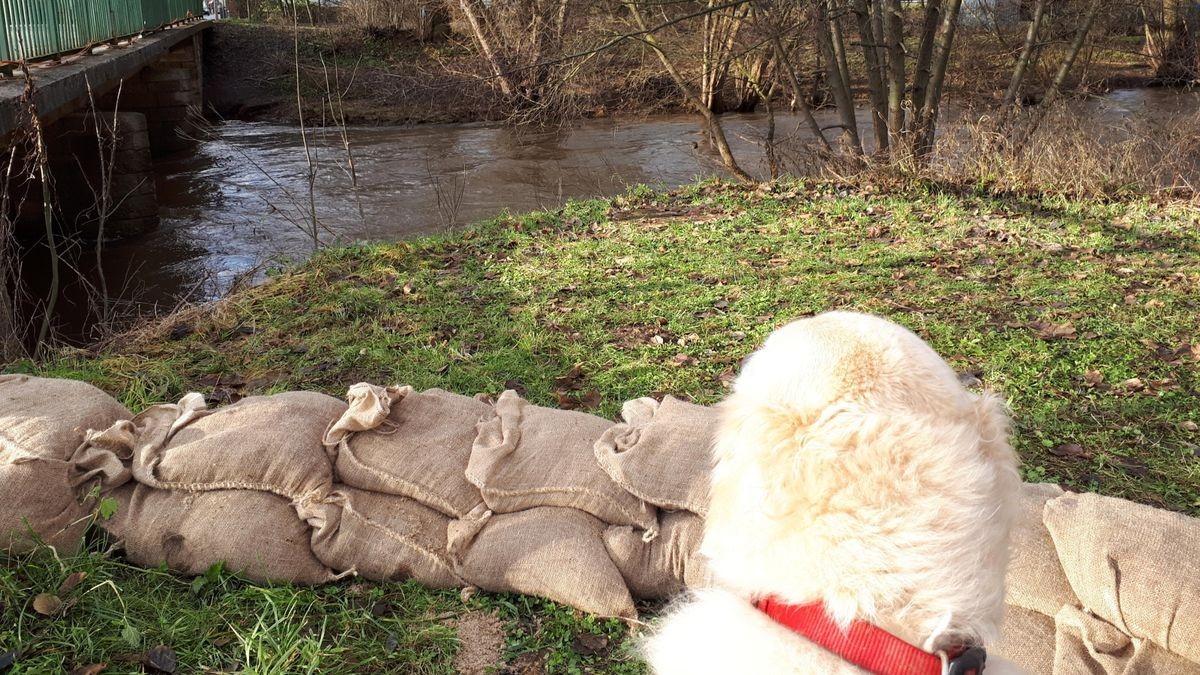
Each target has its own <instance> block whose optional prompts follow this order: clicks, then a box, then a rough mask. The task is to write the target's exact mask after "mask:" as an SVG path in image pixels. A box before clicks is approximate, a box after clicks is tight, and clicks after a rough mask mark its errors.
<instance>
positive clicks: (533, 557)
mask: <svg viewBox="0 0 1200 675" xmlns="http://www.w3.org/2000/svg"><path fill="white" fill-rule="evenodd" d="M604 529H605V524H604V523H603V522H601V521H600V520H599V519H597V518H596V517H595V516H592V515H590V514H587V513H584V512H583V511H579V510H577V509H563V508H556V507H549V506H546V507H539V508H534V509H529V510H526V511H521V512H518V513H502V514H495V515H493V514H492V513H491V512H490V511H483V512H481V511H476V512H475V513H473V514H471V515H470V516H468V517H467V518H464V519H461V520H458V521H456V522H454V523H452V524H451V526H450V531H449V532H450V542H449V549H450V555H451V559H452V560H453V561H454V563H455V565H456V568H457V570H458V573H459V576H461V577H462V578H463V579H465V580H466V581H467V582H468V583H470V584H471V585H474V586H478V587H479V588H482V589H484V590H487V591H495V592H501V593H525V594H527V595H537V596H540V597H543V598H549V599H551V600H554V601H555V602H561V603H563V604H566V605H570V606H572V607H575V608H577V609H580V610H583V611H585V612H589V613H591V614H598V615H600V616H608V617H622V618H629V619H632V618H635V617H636V616H637V610H635V609H634V606H633V598H631V597H630V595H629V589H628V588H627V587H626V586H625V581H624V579H622V578H621V573H620V571H618V570H617V568H616V566H615V565H614V564H613V562H612V560H611V559H610V558H609V557H608V553H607V552H606V551H605V550H604V542H603V541H602V539H601V537H602V535H603V533H604Z"/></svg>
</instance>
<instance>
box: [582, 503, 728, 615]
mask: <svg viewBox="0 0 1200 675" xmlns="http://www.w3.org/2000/svg"><path fill="white" fill-rule="evenodd" d="M703 538H704V519H703V518H701V517H700V516H698V515H696V514H694V513H691V512H688V511H673V512H670V513H662V514H660V523H659V534H658V536H657V537H655V538H654V539H653V540H652V541H649V542H647V541H645V538H644V537H643V536H642V533H641V532H638V531H637V530H635V529H634V528H632V527H630V526H628V525H613V526H611V527H609V528H608V529H606V530H605V531H604V547H605V548H606V549H607V550H608V555H609V557H610V558H612V561H613V563H614V564H616V566H617V569H619V570H621V576H622V577H624V579H625V583H626V584H627V585H628V586H629V590H630V592H631V593H633V596H634V597H635V598H643V599H659V598H670V597H673V596H675V595H678V594H679V593H681V592H683V590H684V589H685V588H702V587H704V586H707V585H708V583H709V574H708V565H707V564H706V562H705V559H704V557H703V556H701V555H699V553H697V549H698V548H699V547H700V541H701V540H702V539H703Z"/></svg>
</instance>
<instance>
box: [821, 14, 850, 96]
mask: <svg viewBox="0 0 1200 675" xmlns="http://www.w3.org/2000/svg"><path fill="white" fill-rule="evenodd" d="M818 1H819V2H823V3H827V4H828V5H829V8H830V9H832V10H834V11H832V12H830V13H829V36H830V38H831V40H830V41H831V43H832V44H833V55H834V56H835V57H837V67H838V72H839V73H841V75H842V82H845V83H846V86H847V87H849V86H850V85H851V83H852V82H853V81H854V80H853V78H851V77H850V64H849V62H848V60H847V59H846V43H845V40H843V39H842V21H841V18H840V16H839V14H840V12H841V9H840V8H839V7H838V0H818Z"/></svg>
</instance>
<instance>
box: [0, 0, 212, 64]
mask: <svg viewBox="0 0 1200 675" xmlns="http://www.w3.org/2000/svg"><path fill="white" fill-rule="evenodd" d="M203 15H204V7H203V0H0V62H9V63H11V62H14V61H29V60H34V59H40V58H46V57H52V56H57V55H59V54H66V53H69V52H72V51H77V50H80V49H83V48H85V47H88V46H90V45H95V44H99V43H103V42H108V41H110V40H116V39H119V38H123V37H128V36H130V35H137V34H138V33H143V32H146V31H151V30H155V29H158V28H162V27H164V26H168V25H170V24H173V23H177V22H180V21H184V20H187V19H189V18H199V17H202V16H203Z"/></svg>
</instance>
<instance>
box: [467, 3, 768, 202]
mask: <svg viewBox="0 0 1200 675" xmlns="http://www.w3.org/2000/svg"><path fill="white" fill-rule="evenodd" d="M464 1H465V0H464ZM624 4H625V7H626V8H628V9H629V13H630V15H631V16H632V17H633V20H634V21H635V22H636V23H637V26H638V29H639V30H640V31H642V33H643V37H642V40H643V41H644V42H645V43H646V44H647V45H648V46H649V47H650V49H652V50H654V53H655V54H656V55H657V56H658V60H659V61H661V62H662V65H663V68H665V69H666V70H667V73H668V74H669V75H670V76H671V79H672V80H674V81H675V86H677V87H679V90H680V91H681V92H682V93H683V97H684V99H686V100H687V102H688V105H690V106H692V108H694V109H695V110H696V112H697V113H698V114H699V115H700V117H702V118H703V119H704V125H705V127H706V129H707V130H708V133H709V135H710V136H711V137H712V140H713V144H714V145H716V146H717V152H718V153H719V154H720V155H721V162H722V163H724V164H725V168H726V169H727V170H728V171H729V173H731V174H733V176H734V177H735V178H737V179H738V180H740V181H742V182H743V183H755V182H756V181H755V180H754V178H753V177H751V176H750V174H748V173H746V172H745V171H743V170H742V167H741V166H740V165H738V162H737V158H735V157H734V156H733V150H731V149H730V148H729V141H728V139H726V138H725V130H724V129H722V128H721V121H720V120H719V119H717V115H716V114H715V113H714V112H713V111H712V109H711V108H709V107H708V106H706V105H704V102H703V101H701V100H700V97H699V96H697V95H696V92H694V91H692V88H691V86H690V85H689V84H688V83H687V80H685V79H684V78H683V74H682V73H680V72H679V70H678V69H677V68H676V67H675V64H674V63H672V62H671V59H669V58H667V54H666V52H664V51H663V50H662V47H660V46H659V44H658V40H657V39H656V38H655V37H654V34H653V33H652V32H650V29H649V28H647V26H646V20H645V18H643V17H642V12H641V10H639V9H638V7H637V3H635V2H631V1H626V2H625V3H624Z"/></svg>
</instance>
